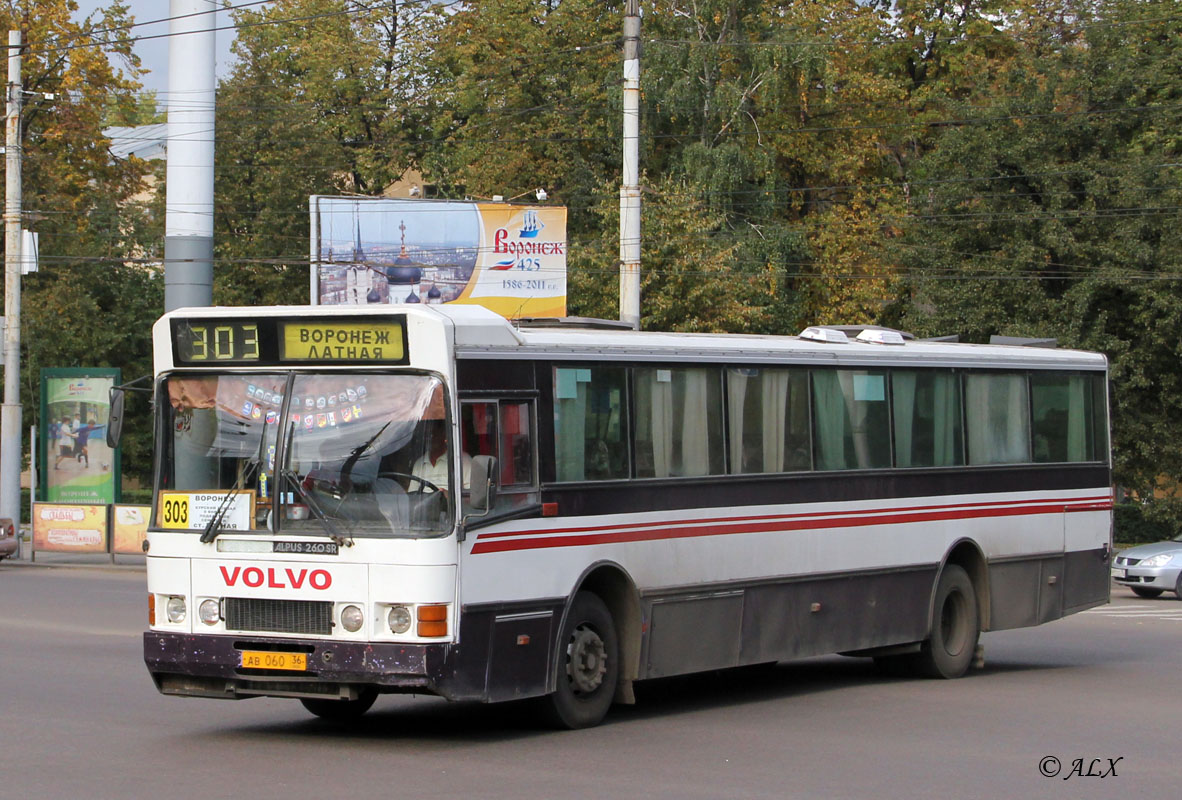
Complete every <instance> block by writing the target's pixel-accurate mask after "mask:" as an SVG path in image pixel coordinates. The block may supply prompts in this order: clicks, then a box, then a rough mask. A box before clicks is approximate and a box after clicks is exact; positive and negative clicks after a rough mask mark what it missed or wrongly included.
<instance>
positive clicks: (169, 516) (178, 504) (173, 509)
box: [160, 497, 189, 528]
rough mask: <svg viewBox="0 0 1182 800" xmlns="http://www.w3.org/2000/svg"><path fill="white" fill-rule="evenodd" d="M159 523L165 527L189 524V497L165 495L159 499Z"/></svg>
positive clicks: (179, 526) (180, 526) (184, 526)
mask: <svg viewBox="0 0 1182 800" xmlns="http://www.w3.org/2000/svg"><path fill="white" fill-rule="evenodd" d="M160 524H161V525H162V526H163V527H165V528H186V527H188V525H189V498H187V497H167V498H165V499H163V500H161V501H160Z"/></svg>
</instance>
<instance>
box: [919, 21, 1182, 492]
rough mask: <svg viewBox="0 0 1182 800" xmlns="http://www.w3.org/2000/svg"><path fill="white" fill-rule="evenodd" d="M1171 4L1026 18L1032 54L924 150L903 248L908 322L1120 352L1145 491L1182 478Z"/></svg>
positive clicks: (976, 336)
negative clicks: (1051, 339) (1161, 481)
mask: <svg viewBox="0 0 1182 800" xmlns="http://www.w3.org/2000/svg"><path fill="white" fill-rule="evenodd" d="M1172 9H1173V6H1172V4H1169V3H1160V2H1136V3H1133V2H1126V1H1125V0H1113V1H1112V2H1108V3H1103V4H1097V5H1096V6H1095V8H1094V10H1093V9H1092V8H1083V9H1080V10H1078V13H1077V14H1076V15H1075V16H1071V15H1069V14H1068V13H1067V12H1069V11H1074V10H1075V9H1074V7H1073V6H1072V5H1070V4H1067V3H1064V4H1063V5H1062V6H1060V7H1059V12H1060V13H1058V14H1050V15H1045V16H1044V17H1042V18H1041V19H1037V20H1036V19H1031V20H1030V21H1029V24H1023V25H1020V26H1018V27H1016V28H1015V29H1013V30H1011V31H1010V35H1011V36H1012V37H1013V38H1014V39H1015V41H1019V42H1022V44H1023V48H1022V51H1021V54H1020V57H1018V58H1016V59H1015V60H1014V61H1013V63H1012V64H1011V66H1010V68H1009V69H1007V70H1006V71H1005V72H1004V74H1000V75H998V76H997V77H996V79H995V80H994V81H992V82H987V83H986V85H985V86H983V87H982V88H981V89H980V90H979V91H978V92H976V93H970V94H968V95H966V96H965V98H964V105H963V107H961V108H960V111H961V114H960V115H959V116H960V119H961V120H963V121H962V122H960V123H957V124H951V125H947V126H945V127H944V128H943V129H942V130H941V132H940V134H939V136H938V137H936V139H935V140H934V142H933V146H932V148H931V149H930V150H929V151H928V152H927V153H926V154H924V155H923V157H921V158H920V159H919V160H918V161H917V163H916V165H915V169H914V172H913V177H914V179H915V184H914V186H915V189H916V191H914V193H913V198H914V199H913V202H912V203H911V205H910V207H909V209H908V214H907V216H906V217H905V218H904V219H902V220H901V222H900V224H901V225H903V227H904V228H905V233H904V235H903V236H902V237H901V238H900V240H899V242H898V250H897V252H898V257H899V261H900V262H901V263H902V264H903V265H904V267H905V269H906V271H907V273H908V275H909V296H908V297H907V298H906V299H905V300H903V301H902V302H901V304H900V306H899V307H898V308H897V309H896V312H897V313H898V316H897V318H896V319H897V320H898V321H899V322H900V324H903V325H905V326H908V327H911V328H913V329H915V330H916V332H917V333H921V334H927V333H953V332H959V333H960V334H961V335H962V336H963V337H964V338H966V339H968V340H970V341H983V340H985V339H987V338H988V336H989V335H991V334H994V333H998V334H1016V335H1024V336H1050V337H1056V338H1058V339H1059V341H1060V343H1061V344H1064V345H1067V346H1075V347H1083V348H1088V349H1096V350H1101V351H1103V352H1105V353H1107V354H1108V356H1109V359H1110V367H1111V376H1112V389H1113V391H1112V413H1113V426H1114V430H1113V434H1114V441H1113V444H1114V453H1115V466H1116V477H1117V481H1118V483H1120V484H1122V485H1125V486H1128V487H1131V488H1134V489H1136V490H1137V491H1138V492H1139V493H1140V494H1141V495H1142V496H1151V495H1152V493H1153V490H1154V489H1155V488H1156V487H1157V484H1158V479H1159V477H1160V476H1163V475H1165V476H1170V478H1169V480H1170V481H1171V482H1173V481H1176V480H1177V479H1178V478H1179V477H1180V476H1182V399H1179V392H1178V390H1179V389H1180V388H1182V386H1180V385H1179V384H1180V380H1179V377H1178V370H1177V363H1178V359H1179V357H1180V356H1182V345H1180V344H1179V338H1178V334H1177V331H1178V329H1179V325H1180V324H1182V289H1180V287H1182V284H1180V283H1179V279H1180V278H1182V259H1180V256H1179V252H1182V251H1180V248H1179V245H1180V244H1182V241H1180V239H1179V237H1180V233H1179V229H1178V225H1177V216H1178V212H1177V209H1178V208H1179V207H1182V202H1179V201H1180V200H1182V197H1180V189H1179V182H1178V177H1179V175H1178V170H1177V168H1176V167H1175V166H1172V165H1173V164H1175V163H1176V162H1177V160H1178V151H1179V139H1178V136H1177V130H1178V129H1179V123H1180V122H1182V106H1180V105H1179V99H1180V97H1182V88H1180V87H1182V58H1179V56H1178V54H1177V52H1176V48H1174V47H1173V46H1172V44H1171V42H1173V41H1176V39H1177V37H1178V35H1179V33H1180V32H1182V27H1180V23H1179V22H1178V21H1177V20H1176V19H1174V18H1173V17H1171V16H1170V14H1171V11H1172ZM1047 19H1050V20H1052V21H1056V20H1064V19H1066V20H1068V22H1067V23H1064V24H1059V23H1058V22H1055V24H1048V23H1047V22H1046V20H1047Z"/></svg>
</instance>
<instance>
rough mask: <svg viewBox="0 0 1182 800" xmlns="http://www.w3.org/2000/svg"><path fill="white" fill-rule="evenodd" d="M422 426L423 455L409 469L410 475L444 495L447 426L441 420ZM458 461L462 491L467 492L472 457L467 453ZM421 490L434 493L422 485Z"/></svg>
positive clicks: (446, 462)
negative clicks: (425, 482) (459, 462)
mask: <svg viewBox="0 0 1182 800" xmlns="http://www.w3.org/2000/svg"><path fill="white" fill-rule="evenodd" d="M423 424H424V436H425V438H426V440H427V444H426V447H425V448H424V450H423V454H422V455H421V456H419V459H418V460H417V461H415V463H414V466H413V467H412V468H411V473H412V474H413V475H414V476H415V477H417V478H422V479H423V480H424V481H427V482H428V483H430V484H433V485H434V486H436V487H438V488H439V490H440V491H442V492H443V493H444V495H446V494H447V485H448V483H447V482H448V460H447V453H448V447H447V425H446V423H444V421H443V420H441V419H429V420H425V421H424V423H423ZM460 460H461V469H462V472H463V475H462V476H461V480H462V483H463V488H464V490H465V491H467V489H468V484H469V481H470V479H471V473H472V457H471V456H469V455H468V454H467V453H461V454H460ZM422 490H423V492H424V493H426V494H432V493H434V491H435V489H433V488H431V486H427V485H424V486H423V489H422Z"/></svg>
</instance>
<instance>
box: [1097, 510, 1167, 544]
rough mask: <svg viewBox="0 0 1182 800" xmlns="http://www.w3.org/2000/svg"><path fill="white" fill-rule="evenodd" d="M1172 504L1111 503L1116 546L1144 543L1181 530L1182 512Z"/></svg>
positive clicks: (1162, 538)
mask: <svg viewBox="0 0 1182 800" xmlns="http://www.w3.org/2000/svg"><path fill="white" fill-rule="evenodd" d="M1180 510H1182V509H1178V508H1177V507H1176V506H1172V505H1171V504H1151V505H1148V506H1143V505H1141V504H1140V503H1117V504H1116V505H1115V506H1113V526H1114V529H1115V535H1114V539H1115V541H1116V544H1117V545H1131V544H1146V543H1148V542H1161V541H1165V540H1166V539H1172V538H1174V537H1175V536H1177V535H1178V534H1179V533H1182V514H1179V513H1178V512H1179V511H1180Z"/></svg>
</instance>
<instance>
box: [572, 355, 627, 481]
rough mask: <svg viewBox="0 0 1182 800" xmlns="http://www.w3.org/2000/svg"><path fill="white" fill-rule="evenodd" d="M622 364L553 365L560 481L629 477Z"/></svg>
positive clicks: (624, 385) (624, 384) (624, 383)
mask: <svg viewBox="0 0 1182 800" xmlns="http://www.w3.org/2000/svg"><path fill="white" fill-rule="evenodd" d="M625 397H626V382H625V372H624V369H623V368H616V367H555V368H554V468H555V476H556V478H557V479H558V480H560V481H596V480H610V479H613V478H627V477H629V467H628V446H627V443H626V442H625V441H624V435H625V432H626V431H627V430H628V425H627V419H626V418H625V416H624V414H625V408H626V407H625V404H624V398H625Z"/></svg>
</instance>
